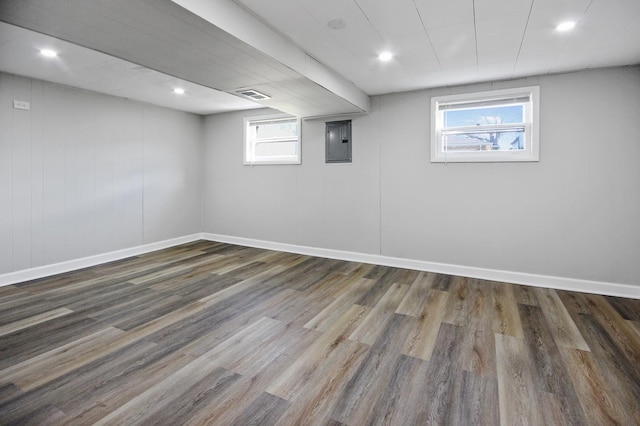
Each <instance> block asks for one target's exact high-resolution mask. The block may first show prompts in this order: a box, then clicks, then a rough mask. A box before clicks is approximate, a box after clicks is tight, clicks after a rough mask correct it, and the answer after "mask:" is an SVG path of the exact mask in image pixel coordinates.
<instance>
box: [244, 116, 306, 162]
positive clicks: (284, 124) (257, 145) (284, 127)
mask: <svg viewBox="0 0 640 426" xmlns="http://www.w3.org/2000/svg"><path fill="white" fill-rule="evenodd" d="M244 132H245V133H244V141H245V143H244V164H300V119H299V118H297V117H282V116H276V117H273V116H272V117H252V118H245V119H244Z"/></svg>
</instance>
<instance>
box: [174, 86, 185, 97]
mask: <svg viewBox="0 0 640 426" xmlns="http://www.w3.org/2000/svg"><path fill="white" fill-rule="evenodd" d="M173 93H175V94H176V95H184V89H181V88H179V87H176V88H175V89H173Z"/></svg>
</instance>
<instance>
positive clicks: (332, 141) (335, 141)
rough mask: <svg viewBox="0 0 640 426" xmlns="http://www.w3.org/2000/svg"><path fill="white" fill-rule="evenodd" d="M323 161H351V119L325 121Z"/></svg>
mask: <svg viewBox="0 0 640 426" xmlns="http://www.w3.org/2000/svg"><path fill="white" fill-rule="evenodd" d="M325 128H326V133H325V163H350V162H351V120H344V121H329V122H327V123H325Z"/></svg>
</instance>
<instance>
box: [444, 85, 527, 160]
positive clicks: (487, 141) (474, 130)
mask: <svg viewBox="0 0 640 426" xmlns="http://www.w3.org/2000/svg"><path fill="white" fill-rule="evenodd" d="M538 97H539V88H538V87H524V88H518V89H507V90H495V91H491V92H481V93H469V94H464V95H453V96H439V97H434V98H432V99H431V126H432V135H431V161H432V162H444V163H446V162H493V161H538Z"/></svg>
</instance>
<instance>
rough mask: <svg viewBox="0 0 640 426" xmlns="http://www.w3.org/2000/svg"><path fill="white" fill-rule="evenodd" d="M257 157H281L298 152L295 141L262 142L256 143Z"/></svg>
mask: <svg viewBox="0 0 640 426" xmlns="http://www.w3.org/2000/svg"><path fill="white" fill-rule="evenodd" d="M255 153H256V156H257V157H283V156H292V155H293V156H295V155H297V154H298V142H297V141H284V142H264V143H257V144H256V151H255Z"/></svg>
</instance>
